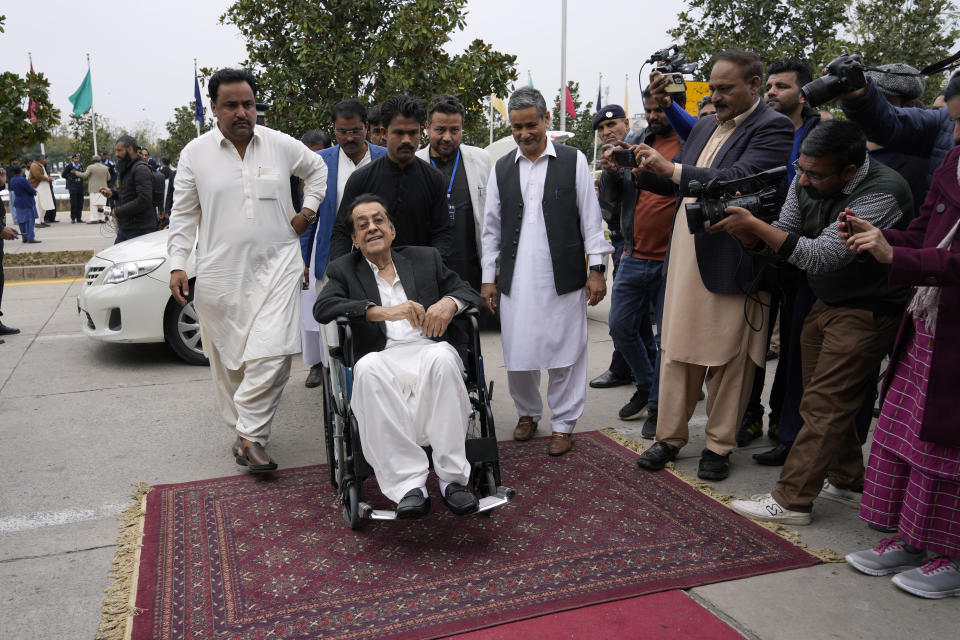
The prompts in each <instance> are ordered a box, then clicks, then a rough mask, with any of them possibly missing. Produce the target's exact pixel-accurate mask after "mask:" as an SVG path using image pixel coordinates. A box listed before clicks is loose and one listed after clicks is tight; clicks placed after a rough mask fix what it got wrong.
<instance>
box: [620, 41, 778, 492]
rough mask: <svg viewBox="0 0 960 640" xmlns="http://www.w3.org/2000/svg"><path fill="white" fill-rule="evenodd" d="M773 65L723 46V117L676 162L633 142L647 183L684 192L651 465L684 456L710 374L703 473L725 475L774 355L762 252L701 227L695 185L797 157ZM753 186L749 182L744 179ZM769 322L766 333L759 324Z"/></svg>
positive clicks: (716, 86) (640, 178) (719, 92)
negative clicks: (767, 76) (689, 220)
mask: <svg viewBox="0 0 960 640" xmlns="http://www.w3.org/2000/svg"><path fill="white" fill-rule="evenodd" d="M762 82H763V63H762V62H761V61H760V58H759V56H757V55H756V54H755V53H753V52H749V51H722V52H720V53H718V54H717V56H716V62H715V63H714V65H713V69H712V70H711V72H710V89H711V101H712V102H713V105H714V106H715V107H716V108H717V114H716V116H708V117H706V118H704V119H702V120H698V121H697V123H696V124H695V125H694V126H693V129H692V130H691V131H690V135H689V137H688V138H687V141H686V143H685V144H684V147H683V149H682V150H681V151H680V154H679V155H678V156H676V161H672V160H669V159H667V158H666V157H665V156H664V155H663V154H661V153H660V152H658V151H657V150H656V149H654V148H653V147H650V146H649V145H643V144H641V145H638V146H635V147H632V149H633V150H634V155H635V157H636V160H637V165H638V167H639V168H638V169H635V170H634V174H635V175H636V176H637V185H638V186H639V187H641V188H645V189H649V190H651V191H654V192H656V193H666V194H675V195H676V196H677V207H678V210H677V220H679V223H678V224H674V226H673V235H672V236H671V240H670V252H669V255H668V257H667V285H666V292H665V295H664V303H663V328H664V331H663V335H662V336H661V342H660V344H661V348H662V351H661V357H660V365H661V366H660V388H661V389H663V390H664V393H661V394H660V397H659V406H658V415H657V434H656V440H657V441H656V442H655V443H654V444H653V446H651V447H650V448H649V449H647V450H646V451H645V452H644V453H643V454H642V455H641V456H640V458H639V459H638V460H637V464H638V465H639V466H640V467H641V468H643V469H648V470H651V471H656V470H659V469H662V468H663V467H664V466H665V465H666V464H667V463H668V462H670V461H671V460H674V459H675V458H676V456H677V454H678V453H679V451H680V448H681V447H682V446H684V445H685V444H686V443H687V441H688V439H689V431H688V427H687V423H688V421H689V420H690V418H691V416H692V415H693V411H694V409H695V408H696V405H697V398H698V396H699V394H700V388H701V386H702V385H703V384H704V382H706V385H707V392H708V394H709V399H708V402H707V425H706V435H707V438H706V447H705V448H704V450H703V451H702V452H701V454H700V465H699V468H698V470H697V475H698V477H700V478H701V479H703V480H722V479H724V478H726V477H727V476H728V475H729V467H730V452H731V451H732V450H733V449H734V448H735V447H736V440H735V435H736V432H737V427H738V426H739V425H740V421H741V420H742V419H743V414H744V410H745V409H746V401H747V398H748V397H749V393H750V388H751V384H752V382H753V375H754V372H755V371H756V367H755V366H753V365H762V364H763V363H764V362H765V357H764V356H765V355H766V342H767V341H766V331H765V328H766V324H765V322H766V315H767V313H766V309H765V305H764V302H765V300H762V299H761V298H762V297H765V296H759V295H756V294H757V282H756V273H755V267H754V258H753V256H752V255H751V254H749V253H747V252H746V251H745V250H744V248H743V247H742V246H741V245H740V243H739V242H738V241H737V239H736V238H734V237H733V236H731V235H730V234H726V233H721V234H707V233H697V234H691V233H690V231H689V229H688V226H687V225H686V224H685V221H686V214H687V204H688V203H691V202H694V201H695V198H694V197H692V195H691V193H692V190H691V183H692V182H694V181H696V182H699V183H700V184H707V183H708V182H709V181H710V180H713V179H719V180H730V179H735V178H742V177H745V176H748V175H752V174H754V173H756V172H758V171H764V170H767V169H772V168H774V167H778V166H782V165H784V164H786V163H787V160H788V159H789V158H790V150H791V148H792V147H793V125H792V124H791V123H790V120H789V119H788V118H787V117H786V116H783V115H781V114H779V113H777V112H775V111H773V110H772V109H770V108H769V107H768V106H766V105H765V104H764V103H763V101H762V100H761V99H760V96H759V92H760V85H761V83H762ZM743 188H744V189H746V188H748V187H743ZM757 327H762V328H763V329H762V331H756V330H755V328H757Z"/></svg>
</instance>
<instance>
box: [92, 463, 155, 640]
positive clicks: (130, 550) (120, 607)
mask: <svg viewBox="0 0 960 640" xmlns="http://www.w3.org/2000/svg"><path fill="white" fill-rule="evenodd" d="M151 490H152V489H151V488H150V485H148V484H147V483H145V482H137V483H135V484H134V485H133V491H132V492H131V493H130V497H131V498H133V500H134V503H133V504H132V505H130V506H129V507H127V508H126V509H125V510H124V511H123V513H121V514H120V524H119V526H118V528H119V533H118V534H117V551H116V553H115V554H114V556H113V567H112V568H111V569H110V575H111V576H112V577H113V583H112V584H111V585H110V586H109V587H107V588H106V589H105V590H104V593H106V594H107V597H106V598H105V599H104V601H103V605H102V607H101V611H100V625H99V628H98V630H97V635H96V640H123V639H124V638H129V629H128V627H129V622H130V620H131V619H132V618H133V616H135V615H136V614H138V613H139V612H140V609H137V608H136V607H135V606H134V602H135V598H136V584H135V582H136V577H137V568H138V566H139V564H140V548H141V546H142V540H143V521H144V518H145V516H146V514H147V494H148V493H150V491H151Z"/></svg>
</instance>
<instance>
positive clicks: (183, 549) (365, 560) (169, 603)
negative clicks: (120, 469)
mask: <svg viewBox="0 0 960 640" xmlns="http://www.w3.org/2000/svg"><path fill="white" fill-rule="evenodd" d="M544 449H545V447H544V439H538V440H534V441H532V442H529V443H516V442H505V443H501V447H500V458H501V466H502V471H503V477H504V484H507V485H509V486H513V487H514V488H515V489H516V490H517V498H516V499H515V500H514V501H513V502H512V503H511V504H509V505H507V506H506V507H503V508H501V509H499V510H497V511H495V512H494V513H493V515H492V516H491V517H489V518H487V517H467V518H457V517H455V516H453V515H452V514H450V513H449V512H448V511H447V510H446V509H445V508H444V507H443V505H442V503H440V501H439V500H438V499H436V498H435V499H434V505H433V510H432V512H431V513H430V515H429V516H428V517H427V518H425V519H423V520H417V521H408V522H380V523H372V522H368V523H366V524H365V525H364V528H363V530H362V531H359V532H352V531H350V530H349V529H347V527H346V526H345V525H344V523H343V522H342V520H341V519H340V515H339V510H338V508H337V506H336V504H335V499H334V495H333V491H332V489H331V487H330V485H329V482H328V481H327V475H326V470H325V469H324V468H323V467H319V466H317V467H304V468H299V469H288V470H284V471H281V472H279V473H277V474H275V476H274V477H273V479H271V480H267V481H264V480H258V479H257V478H255V477H252V476H248V475H241V476H234V477H229V478H218V479H214V480H204V481H199V482H192V483H186V484H179V485H164V486H158V487H155V490H154V491H153V492H151V493H150V494H149V496H148V499H147V515H146V522H145V525H144V532H145V533H144V540H143V549H142V553H141V560H140V566H139V584H138V589H137V596H136V605H137V606H138V607H139V608H141V609H143V613H142V614H140V615H138V616H136V617H135V618H134V623H133V635H132V637H133V640H144V639H147V638H157V639H163V640H167V639H170V640H182V639H187V638H190V639H193V638H201V639H203V640H208V639H213V638H217V639H224V640H227V639H229V640H240V639H243V640H261V639H266V638H284V639H285V640H294V639H307V638H310V639H315V638H328V639H336V640H385V639H387V638H390V639H399V638H403V639H413V638H417V639H422V638H436V637H444V636H449V635H452V634H456V633H465V632H468V631H475V630H477V629H482V628H485V627H493V626H496V625H503V624H506V623H512V622H515V621H518V620H523V619H526V618H533V617H536V616H545V615H548V614H554V613H557V612H560V611H564V610H568V609H575V608H578V607H584V606H589V605H596V604H600V603H604V602H610V601H613V600H621V599H624V598H632V597H634V596H639V595H643V594H649V593H654V592H658V591H668V590H673V589H684V588H689V587H693V586H697V585H701V584H707V583H711V582H719V581H723V580H732V579H736V578H743V577H747V576H751V575H757V574H760V573H769V572H773V571H783V570H786V569H794V568H798V567H804V566H811V565H813V564H816V563H817V562H818V560H817V559H816V558H814V557H813V556H811V555H809V554H808V553H806V552H805V551H803V550H801V549H799V548H797V547H795V546H793V545H791V544H789V543H788V542H786V541H785V540H783V539H782V538H780V537H778V536H776V535H774V534H773V533H771V532H770V531H768V530H766V529H764V528H762V527H759V526H757V525H755V524H753V523H751V522H749V521H747V520H745V519H743V518H740V517H739V516H737V515H736V514H734V513H733V512H731V511H730V510H728V509H727V508H725V507H724V506H722V505H720V504H719V503H717V502H715V501H713V500H712V499H710V498H708V497H706V496H704V495H703V494H701V493H699V492H698V491H695V490H694V489H692V488H691V487H690V486H688V485H687V484H685V483H684V482H682V481H680V480H678V479H677V478H676V477H674V476H672V475H671V474H669V473H666V472H660V473H644V472H641V471H640V470H639V469H637V467H636V464H635V460H636V454H635V453H633V452H631V451H628V450H627V449H625V448H623V447H621V446H620V445H618V444H616V443H614V442H613V441H611V440H610V439H609V438H606V437H605V436H603V435H602V434H600V433H597V432H590V433H583V434H578V436H577V438H576V444H575V447H574V450H573V451H572V452H571V453H570V454H567V455H566V456H563V457H561V458H550V457H548V456H546V455H545V454H544ZM365 493H366V495H367V496H368V497H370V501H371V502H372V503H374V506H375V507H376V506H386V505H385V503H384V502H383V498H382V497H379V496H378V495H377V492H376V482H375V481H374V480H373V479H370V480H368V481H367V484H366V485H365ZM431 493H432V495H434V496H436V495H437V494H436V486H435V484H434V485H433V486H432V487H431ZM637 604H638V606H645V605H642V604H640V603H637ZM621 606H624V605H623V604H622V603H617V604H615V605H612V610H613V609H617V608H618V607H621ZM645 617H648V618H649V617H651V615H650V614H646V616H645ZM572 619H574V620H575V619H576V616H574V618H572ZM652 619H653V620H654V621H656V623H657V624H658V625H661V626H659V627H657V629H659V630H658V631H657V633H660V631H663V632H664V633H666V631H667V629H671V630H674V631H678V632H679V631H681V626H680V625H681V623H684V624H685V622H684V620H683V619H678V618H672V617H669V616H663V617H657V616H653V618H652ZM539 620H540V621H541V624H542V621H543V620H545V618H539ZM582 621H583V619H582V618H581V622H582ZM564 624H565V623H564ZM492 637H496V636H492ZM554 637H556V636H554ZM610 637H615V636H610ZM628 637H629V636H628ZM675 637H683V636H675ZM687 637H690V636H687Z"/></svg>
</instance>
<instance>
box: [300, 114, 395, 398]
mask: <svg viewBox="0 0 960 640" xmlns="http://www.w3.org/2000/svg"><path fill="white" fill-rule="evenodd" d="M331 113H332V116H333V137H334V139H336V141H337V144H335V145H334V146H332V147H330V148H329V149H321V150H320V151H318V152H317V153H319V154H320V157H321V158H323V161H324V162H325V163H326V164H327V195H326V197H325V198H324V199H323V202H321V203H320V208H319V209H318V210H317V218H316V220H314V221H313V224H311V225H310V226H309V227H307V230H306V231H304V232H303V234H302V235H301V236H300V251H301V253H302V254H303V264H304V265H305V267H304V284H305V285H306V287H307V291H308V292H312V296H311V297H313V298H316V291H319V287H318V286H317V282H318V281H320V280H321V279H322V278H323V272H324V270H325V269H326V268H327V257H328V255H329V254H330V234H331V232H332V231H333V220H334V218H336V215H337V209H338V208H339V207H340V201H341V200H342V199H343V189H344V186H345V185H346V184H347V179H348V178H349V177H350V176H351V175H352V174H353V172H354V171H356V170H357V169H359V168H360V167H363V166H366V165H368V164H370V163H371V162H373V161H374V160H377V159H378V158H380V157H381V156H383V155H384V154H385V153H386V152H387V150H386V149H385V148H384V147H378V146H377V145H375V144H367V140H366V135H367V108H366V107H365V106H364V105H363V103H362V102H360V101H359V100H355V99H354V100H343V101H341V102H338V103H337V104H335V105H333V109H332V110H331ZM303 308H304V313H303V317H302V318H301V320H302V322H301V337H302V344H303V360H304V362H306V363H307V365H309V366H310V373H309V374H307V380H306V386H307V387H308V388H311V389H312V388H313V387H318V386H320V383H321V382H322V381H323V370H322V366H323V364H322V358H323V355H322V354H323V345H322V344H321V343H320V327H319V326H318V325H317V321H316V320H314V318H313V315H312V309H313V304H309V305H305V306H304V307H303Z"/></svg>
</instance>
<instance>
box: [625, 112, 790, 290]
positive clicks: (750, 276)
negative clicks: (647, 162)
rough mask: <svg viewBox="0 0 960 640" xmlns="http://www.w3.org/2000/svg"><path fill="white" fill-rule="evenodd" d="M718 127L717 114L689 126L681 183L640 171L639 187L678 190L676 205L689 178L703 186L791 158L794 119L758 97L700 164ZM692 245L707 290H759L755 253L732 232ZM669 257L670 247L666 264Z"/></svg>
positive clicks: (704, 237)
mask: <svg viewBox="0 0 960 640" xmlns="http://www.w3.org/2000/svg"><path fill="white" fill-rule="evenodd" d="M716 128H717V118H716V116H707V117H705V118H701V119H700V120H698V121H697V123H696V124H695V125H693V129H692V130H691V131H690V135H689V136H688V137H687V141H686V143H685V144H684V145H683V148H682V149H681V150H680V153H679V154H678V155H677V157H676V158H674V161H675V162H679V163H680V164H682V165H683V169H682V171H681V173H680V184H679V185H674V184H673V181H672V180H671V179H670V178H665V177H662V176H657V175H654V174H650V173H644V174H641V175H640V176H639V177H638V179H637V186H638V187H640V188H642V189H649V190H651V191H654V192H656V193H671V192H673V193H676V194H677V207H678V208H679V206H680V201H681V200H682V199H683V198H685V197H687V196H690V195H691V194H690V188H689V185H690V182H691V181H693V180H697V181H698V182H700V184H703V185H705V184H707V182H709V181H710V180H712V179H713V178H717V177H719V178H720V179H721V180H731V179H733V178H742V177H744V176H749V175H752V174H754V173H757V172H760V171H766V170H767V169H773V168H774V167H782V166H784V165H786V164H787V163H788V162H790V154H791V153H792V152H793V138H794V134H795V130H794V126H793V122H792V121H791V120H790V118H788V117H787V116H785V115H783V114H782V113H780V112H778V111H774V110H773V109H771V108H770V107H768V106H767V105H766V104H765V103H764V102H763V100H760V103H759V104H758V105H757V108H756V109H754V111H753V113H751V114H750V116H749V117H748V118H747V119H746V120H744V121H743V123H742V124H741V125H740V126H738V127H737V128H736V129H734V131H733V133H732V134H731V135H730V137H729V138H728V139H727V141H726V142H725V143H724V144H723V146H722V147H720V150H719V151H718V152H717V155H716V156H714V158H713V162H712V163H710V166H709V167H698V166H696V164H697V158H699V157H700V153H701V152H702V151H703V148H704V147H705V146H706V144H707V140H709V139H710V136H711V135H713V132H714V131H715V130H716ZM740 191H742V192H743V193H749V192H750V191H751V189H750V187H749V186H744V187H743V188H741V189H740ZM674 224H680V225H683V227H684V228H686V225H687V221H686V220H674ZM694 244H695V246H696V250H697V266H699V267H700V278H701V279H702V280H703V284H704V286H705V287H706V288H707V290H708V291H712V292H713V293H746V292H752V291H755V290H756V289H757V286H756V283H755V282H754V280H755V277H754V276H755V271H754V262H753V256H752V254H751V253H749V252H746V251H745V250H744V249H743V247H742V246H741V245H740V242H739V241H738V240H737V239H736V238H735V237H734V236H732V235H730V234H729V233H718V234H714V235H710V234H708V233H706V232H703V233H698V234H696V237H695V238H694ZM669 260H670V255H669V252H668V254H667V265H668V267H667V268H669Z"/></svg>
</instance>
